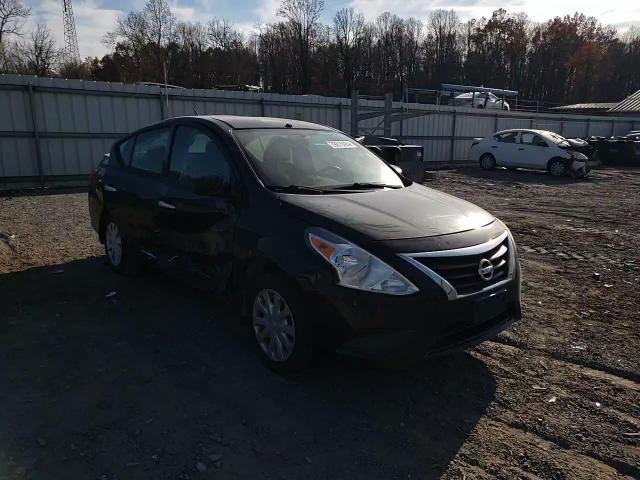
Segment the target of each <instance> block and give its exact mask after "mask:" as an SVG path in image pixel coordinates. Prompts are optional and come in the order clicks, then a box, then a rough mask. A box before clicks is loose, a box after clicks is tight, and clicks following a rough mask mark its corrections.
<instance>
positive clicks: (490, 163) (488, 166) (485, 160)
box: [480, 153, 496, 170]
mask: <svg viewBox="0 0 640 480" xmlns="http://www.w3.org/2000/svg"><path fill="white" fill-rule="evenodd" d="M480 168H482V169H483V170H493V169H494V168H496V159H495V158H494V156H493V155H491V154H490V153H483V154H482V155H480Z"/></svg>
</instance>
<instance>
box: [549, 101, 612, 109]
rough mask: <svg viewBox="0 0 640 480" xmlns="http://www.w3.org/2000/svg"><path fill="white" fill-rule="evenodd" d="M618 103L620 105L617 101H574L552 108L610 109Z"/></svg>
mask: <svg viewBox="0 0 640 480" xmlns="http://www.w3.org/2000/svg"><path fill="white" fill-rule="evenodd" d="M616 105H618V104H617V103H616V102H592V103H574V104H573V105H561V106H559V107H553V108H552V110H609V109H611V108H613V107H615V106H616Z"/></svg>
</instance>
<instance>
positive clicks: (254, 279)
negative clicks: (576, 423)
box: [89, 116, 521, 370]
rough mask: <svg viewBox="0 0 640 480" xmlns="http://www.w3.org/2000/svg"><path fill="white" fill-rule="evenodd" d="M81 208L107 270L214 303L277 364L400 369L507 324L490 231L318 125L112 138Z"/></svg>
mask: <svg viewBox="0 0 640 480" xmlns="http://www.w3.org/2000/svg"><path fill="white" fill-rule="evenodd" d="M89 208H90V212H91V221H92V224H93V227H94V229H95V230H96V231H97V232H98V235H99V237H100V240H101V241H102V242H103V243H104V245H105V250H106V254H107V258H108V261H109V263H110V265H111V266H112V267H113V268H114V269H115V270H116V271H118V272H123V273H130V272H135V271H137V270H138V269H139V268H140V267H141V265H143V264H145V263H149V262H150V263H154V264H156V265H157V266H159V267H163V268H167V269H173V270H174V271H180V272H183V273H184V274H185V275H186V276H187V277H188V279H189V281H190V282H195V283H197V284H198V285H200V286H201V287H202V288H203V289H204V291H205V292H212V293H213V292H216V293H221V294H225V295H228V296H229V297H230V298H231V299H233V300H234V301H235V302H236V304H237V305H238V307H239V309H240V311H241V313H242V317H243V318H245V319H246V320H247V323H248V324H249V325H250V326H251V328H252V329H253V331H254V332H255V340H256V344H257V346H258V347H259V351H260V352H261V353H262V354H263V357H264V359H265V360H266V361H267V362H268V363H269V364H270V365H271V366H272V367H273V368H275V369H278V370H291V369H299V368H301V367H303V366H304V365H305V364H306V363H307V361H308V360H309V358H310V356H311V355H312V352H313V351H314V349H316V348H322V347H324V348H326V347H330V348H337V349H338V350H339V351H341V352H344V353H347V354H351V355H356V356H361V357H367V358H372V359H379V360H384V361H387V360H389V361H397V360H399V359H402V360H415V359H418V358H420V357H423V356H424V355H427V354H434V353H439V352H443V351H447V350H451V349H457V348H466V347H469V346H472V345H475V344H477V343H479V342H481V341H483V340H484V339H487V338H490V337H493V336H495V335H497V334H498V332H500V331H501V330H503V329H504V328H506V327H507V326H508V325H509V324H510V323H511V322H513V321H514V320H516V319H519V318H520V316H521V309H520V268H519V263H518V258H517V254H516V247H515V244H514V241H513V238H512V236H511V234H510V232H509V230H508V229H507V228H506V226H505V225H504V224H503V223H502V222H500V221H499V220H497V219H496V218H494V217H493V216H492V215H490V214H489V213H487V212H485V211H484V210H482V209H481V208H479V207H477V206H475V205H472V204H470V203H468V202H466V201H463V200H460V199H458V198H455V197H453V196H450V195H447V194H445V193H441V192H438V191H435V190H432V189H430V188H426V187H424V186H422V185H419V184H416V183H412V182H411V181H410V180H407V179H406V178H404V177H402V175H400V174H399V172H398V169H397V167H396V168H394V167H393V166H390V165H388V164H387V163H385V162H384V161H383V160H381V159H380V158H379V157H377V156H376V155H375V154H373V153H371V152H370V151H368V150H367V149H366V148H364V147H363V146H361V145H359V144H358V143H357V142H356V141H354V140H353V139H351V138H350V137H348V136H346V135H344V134H342V133H341V132H338V131H336V130H334V129H331V128H328V127H324V126H320V125H316V124H312V123H306V122H301V121H295V120H283V119H278V118H250V117H230V116H217V117H211V116H199V117H180V118H174V119H170V120H166V121H163V122H160V123H157V124H155V125H152V126H149V127H146V128H143V129H141V130H139V131H137V132H134V133H132V134H131V135H129V136H127V137H126V138H123V139H122V140H120V141H118V142H116V143H115V145H114V146H113V148H112V149H111V153H110V155H108V156H105V159H104V160H103V162H102V163H101V164H100V165H99V166H98V167H97V169H96V171H95V172H94V174H93V175H92V177H91V185H90V190H89Z"/></svg>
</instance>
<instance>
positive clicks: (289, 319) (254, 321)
mask: <svg viewBox="0 0 640 480" xmlns="http://www.w3.org/2000/svg"><path fill="white" fill-rule="evenodd" d="M248 298H249V308H248V310H249V314H250V321H251V328H252V330H253V337H254V339H255V341H256V347H257V349H258V352H259V354H260V356H261V358H262V360H263V361H264V362H266V363H267V365H268V366H269V367H270V368H271V369H272V370H274V371H276V372H279V373H288V372H298V371H302V370H304V369H305V368H307V366H308V364H309V360H310V359H311V356H312V342H311V321H310V318H309V314H308V309H307V308H305V307H306V306H305V304H304V301H303V299H302V298H301V295H300V292H298V290H297V288H295V287H294V286H293V285H292V284H291V282H290V281H289V280H288V279H287V278H285V277H284V276H283V275H279V274H271V273H269V274H264V275H262V276H261V277H260V278H259V279H258V280H257V281H256V282H255V284H254V286H253V288H252V289H251V293H250V294H249V295H248Z"/></svg>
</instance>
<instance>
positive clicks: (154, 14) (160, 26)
mask: <svg viewBox="0 0 640 480" xmlns="http://www.w3.org/2000/svg"><path fill="white" fill-rule="evenodd" d="M144 18H145V20H146V25H147V28H148V32H149V37H150V39H151V42H152V43H153V46H154V49H155V52H156V60H157V63H158V73H159V74H160V79H162V78H163V76H164V75H163V72H164V70H165V58H164V50H165V49H166V47H167V45H168V44H169V42H170V41H172V40H174V39H175V26H176V17H175V15H174V14H173V13H172V12H171V8H169V3H168V2H167V0H147V3H145V6H144Z"/></svg>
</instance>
